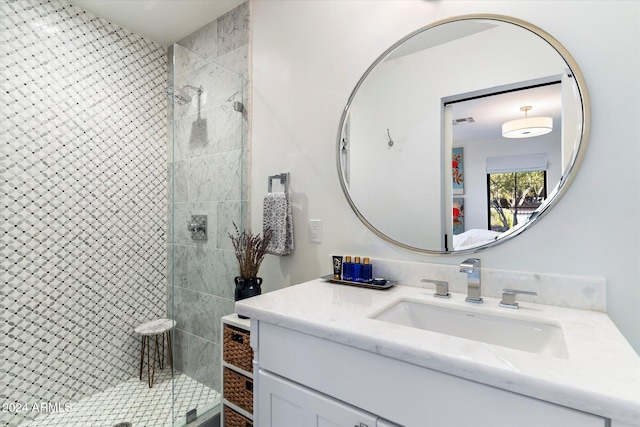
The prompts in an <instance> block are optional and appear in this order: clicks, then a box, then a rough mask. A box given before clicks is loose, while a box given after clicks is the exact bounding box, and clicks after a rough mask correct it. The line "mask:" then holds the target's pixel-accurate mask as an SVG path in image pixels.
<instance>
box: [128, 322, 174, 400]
mask: <svg viewBox="0 0 640 427" xmlns="http://www.w3.org/2000/svg"><path fill="white" fill-rule="evenodd" d="M174 326H176V321H175V320H171V319H156V320H151V321H149V322H146V323H143V324H141V325H139V326H138V327H137V328H136V329H135V332H136V333H137V334H140V335H141V338H142V347H141V348H140V379H141V380H142V365H143V364H144V349H145V348H146V349H147V379H148V380H149V388H151V387H153V376H154V373H155V366H156V361H158V366H159V367H160V369H163V368H164V340H165V338H166V340H167V356H168V359H169V364H170V365H171V370H172V371H173V351H172V349H171V328H173V327H174ZM159 335H160V336H161V337H162V356H161V355H160V345H159V343H158V336H159ZM151 336H154V337H155V349H154V351H153V363H151V362H150V360H149V359H150V356H149V353H150V347H151V345H150V343H149V338H150V337H151Z"/></svg>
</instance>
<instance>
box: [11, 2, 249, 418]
mask: <svg viewBox="0 0 640 427" xmlns="http://www.w3.org/2000/svg"><path fill="white" fill-rule="evenodd" d="M0 18H1V19H2V22H3V23H4V24H3V25H4V27H6V28H4V29H5V30H6V31H4V32H3V33H2V34H5V33H6V34H11V35H12V36H11V37H10V38H7V37H5V38H4V39H2V41H3V46H5V48H6V49H4V50H3V52H2V57H3V64H4V65H6V66H3V67H2V69H0V80H2V81H3V82H4V83H3V96H2V97H1V98H0V126H1V127H2V129H1V132H0V138H1V139H2V141H1V142H2V146H3V147H4V150H3V156H4V157H3V167H2V168H0V173H1V179H0V197H1V205H2V206H3V207H4V208H3V209H0V218H1V219H2V221H0V222H1V223H2V224H3V233H2V234H1V235H0V239H1V241H0V270H1V271H2V286H1V289H0V296H1V298H0V310H1V311H2V313H3V318H2V320H0V328H1V329H2V334H3V337H4V341H3V350H2V351H3V357H2V358H0V370H1V371H2V372H3V374H2V385H3V387H2V389H0V397H1V400H2V402H3V405H4V406H3V411H2V412H0V427H18V426H20V427H45V426H47V427H49V426H57V427H88V426H91V427H113V426H116V425H118V426H121V427H124V426H127V425H132V426H135V427H141V426H149V427H177V426H183V425H184V424H185V423H186V419H187V414H195V415H196V416H198V418H199V421H200V420H201V419H202V417H203V416H204V418H206V417H208V416H211V415H213V414H215V412H216V408H217V407H218V406H219V404H220V391H221V390H222V380H221V366H220V365H221V361H220V354H221V345H220V342H221V336H220V335H221V334H220V318H221V317H222V316H225V315H227V314H230V313H233V312H234V297H233V288H234V283H233V277H234V276H235V275H236V274H235V273H236V272H235V269H236V268H237V265H236V261H235V258H234V256H233V251H232V247H231V242H230V241H228V238H227V234H226V233H227V231H228V230H231V227H232V224H233V222H235V223H237V224H242V223H243V222H244V218H243V212H246V211H247V209H246V199H247V190H246V182H247V179H246V173H247V172H246V167H245V166H244V165H246V163H247V156H246V153H247V151H246V146H245V142H244V141H245V140H246V128H245V124H244V119H245V117H244V115H243V114H242V113H239V112H238V111H237V105H242V104H244V103H246V100H245V99H244V94H245V93H246V87H245V84H246V67H247V64H246V50H247V41H246V40H245V38H242V39H241V43H240V44H236V45H233V46H227V47H226V48H225V49H222V47H221V48H220V54H218V51H217V50H214V51H212V50H211V45H212V44H213V45H217V43H221V44H220V46H222V43H223V41H220V42H218V41H215V43H214V42H212V40H217V38H219V39H220V40H222V39H224V40H230V37H228V36H229V35H224V36H222V35H220V36H219V35H218V32H220V31H227V30H228V31H229V32H231V31H233V32H234V37H235V36H237V35H238V33H237V29H238V28H243V31H246V32H247V34H248V29H247V28H244V27H243V25H242V23H246V22H248V6H247V5H246V4H245V5H242V6H240V7H239V8H237V9H235V10H234V11H233V12H231V13H230V14H229V15H227V16H226V17H221V18H219V19H221V20H226V21H224V22H225V23H226V24H227V25H218V24H217V23H215V22H214V23H213V25H210V26H206V27H204V28H203V29H201V30H199V33H198V34H195V35H194V36H193V37H191V36H189V37H187V38H186V39H185V41H183V42H182V45H180V44H176V45H174V46H171V47H169V48H168V49H167V48H166V47H163V46H161V45H158V44H157V43H154V42H151V41H149V40H146V39H145V38H144V37H142V36H139V35H137V34H135V33H132V32H131V31H129V30H125V29H122V28H120V27H118V26H117V25H115V24H111V23H109V22H107V21H105V20H102V19H95V18H94V17H92V16H90V14H89V13H87V12H84V11H83V10H82V9H80V8H79V7H78V6H75V5H72V4H70V3H69V2H68V1H67V0H50V1H47V2H42V1H39V0H21V1H19V2H17V1H16V2H0ZM231 21H233V22H231ZM221 22H222V21H221ZM45 24H46V25H45ZM43 28H46V29H50V30H52V32H51V33H50V34H49V33H48V34H49V35H50V37H46V38H43V37H42V34H41V31H42V29H43ZM54 29H55V32H53V30H54ZM225 29H227V30H225ZM242 34H244V33H242ZM237 40H238V39H237V38H234V43H235V42H237ZM184 46H188V47H189V48H188V49H187V48H185V47H184ZM167 53H170V54H171V58H172V61H171V62H170V63H169V64H170V65H169V69H167ZM220 56H222V57H220ZM229 64H233V66H234V67H235V66H238V67H239V69H237V70H236V69H233V70H231V69H230V65H229ZM238 64H240V65H238ZM234 104H235V105H236V107H234ZM203 123H206V132H203V126H202V124H203ZM192 215H206V216H207V217H208V219H209V221H208V224H207V226H208V232H207V237H208V238H207V240H205V241H202V240H193V239H191V233H190V232H189V230H188V226H189V223H190V218H191V216H192ZM132 224H133V226H132ZM155 319H171V320H174V321H175V322H176V325H175V327H174V328H173V329H172V330H171V342H172V346H171V349H172V355H173V370H172V369H171V366H170V365H169V364H168V363H167V364H165V365H164V366H163V369H160V366H159V364H158V365H155V371H154V372H153V375H154V378H153V382H152V387H149V381H147V379H148V378H147V360H146V357H145V358H144V360H143V362H144V365H143V375H142V379H140V366H141V357H140V356H141V337H140V335H138V334H137V333H136V332H135V329H136V327H137V326H139V325H141V324H143V323H146V322H148V321H150V320H155ZM147 348H149V347H147ZM165 351H166V350H165ZM158 356H159V357H160V355H158ZM165 356H168V354H166V355H165ZM159 357H158V359H159ZM165 360H166V361H168V360H169V359H168V357H166V358H165ZM151 363H152V364H153V362H151ZM190 425H191V424H190Z"/></svg>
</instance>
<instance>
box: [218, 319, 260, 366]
mask: <svg viewBox="0 0 640 427" xmlns="http://www.w3.org/2000/svg"><path fill="white" fill-rule="evenodd" d="M223 339H224V345H223V354H222V357H223V359H224V361H225V362H227V363H229V364H231V365H233V366H237V367H238V368H240V369H244V370H245V371H247V372H253V349H252V348H251V345H250V344H251V337H250V336H249V332H247V331H243V330H242V329H239V328H235V327H233V326H230V325H224V338H223Z"/></svg>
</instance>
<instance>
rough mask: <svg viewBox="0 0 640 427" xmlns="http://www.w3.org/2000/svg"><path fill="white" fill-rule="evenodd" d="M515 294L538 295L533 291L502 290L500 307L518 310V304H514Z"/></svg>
mask: <svg viewBox="0 0 640 427" xmlns="http://www.w3.org/2000/svg"><path fill="white" fill-rule="evenodd" d="M517 294H524V295H538V293H537V292H533V291H520V290H517V289H503V290H502V301H500V307H506V308H518V303H517V302H516V295H517Z"/></svg>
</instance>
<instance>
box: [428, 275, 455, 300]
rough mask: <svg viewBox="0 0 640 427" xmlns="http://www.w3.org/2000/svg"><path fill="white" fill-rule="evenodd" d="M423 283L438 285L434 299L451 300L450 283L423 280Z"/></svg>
mask: <svg viewBox="0 0 640 427" xmlns="http://www.w3.org/2000/svg"><path fill="white" fill-rule="evenodd" d="M421 282H425V283H434V284H435V285H436V292H435V293H434V294H433V296H434V297H437V298H451V294H450V293H449V282H446V281H444V280H431V279H422V280H421Z"/></svg>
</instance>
